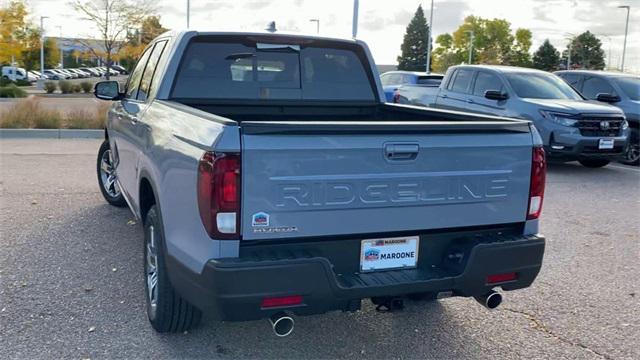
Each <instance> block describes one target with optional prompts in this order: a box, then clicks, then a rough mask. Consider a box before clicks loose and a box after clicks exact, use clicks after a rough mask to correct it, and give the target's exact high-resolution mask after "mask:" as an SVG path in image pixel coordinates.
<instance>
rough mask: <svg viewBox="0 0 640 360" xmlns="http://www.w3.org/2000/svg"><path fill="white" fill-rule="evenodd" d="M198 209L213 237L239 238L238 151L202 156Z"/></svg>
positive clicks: (199, 167)
mask: <svg viewBox="0 0 640 360" xmlns="http://www.w3.org/2000/svg"><path fill="white" fill-rule="evenodd" d="M198 209H199V210H200V219H201V220H202V224H203V225H204V228H205V229H206V230H207V233H209V236H210V237H211V238H212V239H216V240H217V239H239V238H240V154H237V153H211V152H206V153H205V154H204V155H203V156H202V159H200V163H199V165H198Z"/></svg>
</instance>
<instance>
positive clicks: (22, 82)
mask: <svg viewBox="0 0 640 360" xmlns="http://www.w3.org/2000/svg"><path fill="white" fill-rule="evenodd" d="M16 85H18V86H31V82H30V81H28V80H22V79H18V80H16Z"/></svg>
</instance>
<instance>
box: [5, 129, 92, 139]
mask: <svg viewBox="0 0 640 360" xmlns="http://www.w3.org/2000/svg"><path fill="white" fill-rule="evenodd" d="M102 138H104V130H98V129H95V130H94V129H91V130H81V129H0V139H102Z"/></svg>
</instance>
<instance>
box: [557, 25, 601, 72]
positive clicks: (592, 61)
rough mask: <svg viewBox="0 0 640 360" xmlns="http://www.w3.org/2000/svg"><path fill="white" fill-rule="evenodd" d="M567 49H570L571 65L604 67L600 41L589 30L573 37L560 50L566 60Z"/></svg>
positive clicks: (598, 68) (582, 67)
mask: <svg viewBox="0 0 640 360" xmlns="http://www.w3.org/2000/svg"><path fill="white" fill-rule="evenodd" d="M569 49H570V50H571V67H572V68H580V69H590V70H602V69H604V50H602V42H600V39H598V38H597V37H596V36H595V35H594V34H592V33H591V32H590V31H588V30H587V31H585V32H583V33H582V34H580V35H578V36H576V37H575V38H573V39H572V40H571V41H570V42H569V44H568V45H567V49H566V50H565V51H563V52H562V58H563V59H564V61H565V62H566V59H567V55H568V51H569Z"/></svg>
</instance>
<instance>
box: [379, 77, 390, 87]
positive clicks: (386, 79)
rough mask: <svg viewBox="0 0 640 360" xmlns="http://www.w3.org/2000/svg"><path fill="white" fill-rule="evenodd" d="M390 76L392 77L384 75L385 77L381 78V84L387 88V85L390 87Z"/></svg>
mask: <svg viewBox="0 0 640 360" xmlns="http://www.w3.org/2000/svg"><path fill="white" fill-rule="evenodd" d="M390 76H391V75H390V74H384V75H382V76H380V83H381V84H382V85H383V86H387V85H389V84H390V83H389V78H390Z"/></svg>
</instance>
